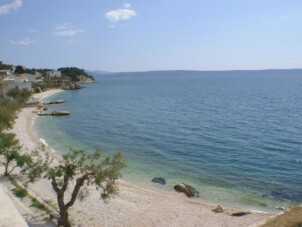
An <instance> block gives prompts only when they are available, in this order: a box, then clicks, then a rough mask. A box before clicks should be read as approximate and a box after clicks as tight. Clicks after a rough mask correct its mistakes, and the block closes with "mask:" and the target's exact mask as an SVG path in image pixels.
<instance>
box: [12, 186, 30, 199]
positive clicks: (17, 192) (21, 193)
mask: <svg viewBox="0 0 302 227" xmlns="http://www.w3.org/2000/svg"><path fill="white" fill-rule="evenodd" d="M12 192H13V193H14V195H15V196H17V197H18V198H21V199H23V198H24V197H26V196H27V195H28V192H27V190H26V189H24V188H21V187H16V188H14V189H12Z"/></svg>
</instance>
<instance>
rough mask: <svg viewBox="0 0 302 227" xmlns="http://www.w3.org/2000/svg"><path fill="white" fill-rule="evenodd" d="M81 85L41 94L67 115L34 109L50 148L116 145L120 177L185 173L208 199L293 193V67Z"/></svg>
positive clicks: (301, 150) (301, 121)
mask: <svg viewBox="0 0 302 227" xmlns="http://www.w3.org/2000/svg"><path fill="white" fill-rule="evenodd" d="M85 86H86V88H85V89H82V90H77V91H65V92H62V93H59V94H56V95H54V96H52V97H49V98H48V99H64V100H65V101H66V102H65V103H64V104H62V105H53V106H51V107H50V108H49V109H50V110H69V111H70V112H71V115H70V116H67V117H57V118H55V117H37V119H36V122H35V126H36V130H37V132H38V133H39V135H40V137H41V138H44V139H46V142H47V143H48V144H49V145H50V146H51V147H52V148H53V149H54V150H55V151H56V152H58V153H64V152H66V151H68V149H69V147H73V148H84V149H87V150H88V151H92V150H94V149H95V148H97V147H98V148H101V149H102V150H104V151H105V152H107V153H114V152H116V151H121V152H123V153H124V156H125V159H126V161H127V165H128V167H127V169H126V170H125V171H124V179H126V180H128V181H130V182H134V183H136V184H141V185H144V186H147V187H152V188H153V189H155V190H168V191H172V190H173V185H174V184H176V183H179V182H185V183H188V184H191V185H193V186H194V187H196V188H197V189H198V190H199V191H200V195H201V198H200V199H202V200H206V201H210V202H213V203H220V204H228V205H229V204H231V205H233V206H237V205H238V206H241V207H242V206H246V207H249V208H253V209H258V210H261V209H262V210H263V209H275V207H276V206H287V205H291V204H294V203H301V202H302V131H301V126H302V89H301V88H302V74H299V73H296V72H291V71H274V70H272V71H229V72H192V71H191V72H190V71H169V72H149V73H120V74H110V75H105V76H100V77H98V78H97V83H94V84H87V85H85ZM153 177H164V178H166V180H167V185H165V186H161V185H156V184H154V183H151V182H150V181H151V179H152V178H153ZM263 202H264V203H266V204H267V205H268V207H267V208H265V207H262V206H260V205H259V204H260V203H263Z"/></svg>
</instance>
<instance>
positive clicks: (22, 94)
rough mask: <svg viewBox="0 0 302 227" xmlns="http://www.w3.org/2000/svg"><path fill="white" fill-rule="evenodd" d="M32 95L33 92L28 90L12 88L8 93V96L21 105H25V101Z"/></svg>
mask: <svg viewBox="0 0 302 227" xmlns="http://www.w3.org/2000/svg"><path fill="white" fill-rule="evenodd" d="M31 95H32V92H31V91H29V90H28V89H26V88H25V89H22V90H20V89H19V88H18V87H15V88H12V89H10V90H9V91H8V92H7V96H9V97H11V98H13V100H15V101H17V102H18V103H20V104H23V103H25V101H26V100H27V99H28V98H29V97H30V96H31Z"/></svg>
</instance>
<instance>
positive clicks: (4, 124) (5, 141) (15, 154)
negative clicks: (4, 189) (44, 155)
mask: <svg viewBox="0 0 302 227" xmlns="http://www.w3.org/2000/svg"><path fill="white" fill-rule="evenodd" d="M30 95H31V92H29V91H28V90H26V89H24V90H19V88H14V89H12V90H10V91H9V92H8V96H9V97H11V99H10V98H5V99H3V100H1V102H0V156H2V165H3V166H4V169H5V171H4V175H5V176H9V175H10V174H11V173H12V172H13V170H14V169H15V168H16V167H23V166H24V165H25V164H28V163H29V162H31V158H30V156H28V155H21V154H20V148H21V146H20V145H19V141H18V140H17V139H16V135H15V134H13V133H8V132H6V131H5V130H6V129H9V128H11V127H12V126H13V123H14V120H15V117H16V114H17V111H18V110H19V109H20V108H21V107H22V105H23V104H24V102H25V101H26V100H27V99H28V98H29V97H30ZM12 164H15V165H14V166H13V167H11V168H10V166H11V165H12Z"/></svg>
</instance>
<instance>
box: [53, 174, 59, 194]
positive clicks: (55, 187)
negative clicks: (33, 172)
mask: <svg viewBox="0 0 302 227" xmlns="http://www.w3.org/2000/svg"><path fill="white" fill-rule="evenodd" d="M51 179H52V181H51V184H52V187H53V189H54V190H55V191H56V193H57V194H59V193H60V192H61V190H60V188H59V187H58V183H57V181H56V178H55V177H51Z"/></svg>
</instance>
